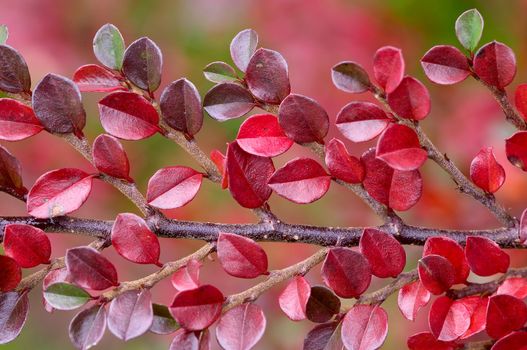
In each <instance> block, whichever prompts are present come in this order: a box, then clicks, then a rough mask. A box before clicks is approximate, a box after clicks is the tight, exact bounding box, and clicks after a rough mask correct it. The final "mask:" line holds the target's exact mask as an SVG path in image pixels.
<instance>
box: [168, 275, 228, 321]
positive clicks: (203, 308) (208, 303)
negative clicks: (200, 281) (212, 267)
mask: <svg viewBox="0 0 527 350" xmlns="http://www.w3.org/2000/svg"><path fill="white" fill-rule="evenodd" d="M223 301H224V297H223V294H222V293H221V292H220V291H219V290H218V289H217V288H216V287H214V286H211V285H208V284H205V285H203V286H200V287H198V288H196V289H190V290H185V291H182V292H179V293H178V294H177V295H176V297H175V298H174V301H172V305H171V306H170V313H171V314H172V316H174V318H175V319H176V321H177V322H178V323H179V324H180V325H181V327H183V328H185V329H187V330H189V331H199V330H202V329H205V328H207V327H208V326H210V325H211V324H213V323H214V322H216V320H217V319H218V318H219V317H220V315H221V308H222V305H223Z"/></svg>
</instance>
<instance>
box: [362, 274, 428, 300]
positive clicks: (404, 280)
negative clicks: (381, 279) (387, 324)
mask: <svg viewBox="0 0 527 350" xmlns="http://www.w3.org/2000/svg"><path fill="white" fill-rule="evenodd" d="M418 279H419V276H418V274H417V270H415V269H414V270H412V271H408V272H403V273H401V274H400V275H399V276H397V277H396V278H395V279H394V280H393V281H392V282H390V284H388V285H386V286H384V287H382V288H381V289H378V290H376V291H373V292H371V293H367V294H363V295H361V296H360V298H359V299H357V304H380V303H382V302H383V301H385V300H386V299H387V298H388V297H389V296H390V295H392V294H393V293H395V292H397V291H398V290H399V289H401V288H402V287H404V286H405V285H407V284H408V283H412V282H414V281H417V280H418Z"/></svg>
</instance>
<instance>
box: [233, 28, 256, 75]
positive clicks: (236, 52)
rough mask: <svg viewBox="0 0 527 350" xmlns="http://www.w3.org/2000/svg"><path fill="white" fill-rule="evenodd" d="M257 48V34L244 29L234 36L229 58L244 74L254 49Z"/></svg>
mask: <svg viewBox="0 0 527 350" xmlns="http://www.w3.org/2000/svg"><path fill="white" fill-rule="evenodd" d="M257 46H258V34H257V33H256V32H255V31H254V30H252V29H245V30H242V31H241V32H239V33H238V34H236V36H235V37H234V39H232V41H231V46H230V49H231V57H232V60H233V61H234V64H236V66H237V67H238V68H239V69H240V70H241V71H242V72H245V70H246V69H247V65H248V64H249V61H250V60H251V57H252V56H253V54H254V52H255V51H256V47H257Z"/></svg>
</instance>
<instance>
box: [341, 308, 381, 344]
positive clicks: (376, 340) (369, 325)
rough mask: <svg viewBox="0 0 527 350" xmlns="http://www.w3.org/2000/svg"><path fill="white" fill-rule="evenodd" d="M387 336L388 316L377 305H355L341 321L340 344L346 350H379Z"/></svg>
mask: <svg viewBox="0 0 527 350" xmlns="http://www.w3.org/2000/svg"><path fill="white" fill-rule="evenodd" d="M387 334H388V315H387V314H386V311H384V309H383V308H381V307H380V306H378V305H355V306H354V307H352V308H351V310H350V311H348V313H347V314H346V316H345V317H344V320H343V321H342V342H343V343H344V346H346V349H348V350H376V349H379V348H380V347H381V346H382V344H383V343H384V341H385V340H386V335H387Z"/></svg>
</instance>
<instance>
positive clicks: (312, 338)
mask: <svg viewBox="0 0 527 350" xmlns="http://www.w3.org/2000/svg"><path fill="white" fill-rule="evenodd" d="M339 330H340V328H339V323H338V322H328V323H323V324H319V325H316V326H315V327H314V328H313V329H312V330H310V331H309V333H307V335H306V338H305V339H304V346H303V348H302V349H303V350H329V349H331V350H334V349H335V348H331V347H330V348H328V346H331V345H333V344H332V343H331V342H332V340H334V338H335V337H336V335H337V334H336V333H338V339H335V340H337V341H338V342H340V344H339V345H340V348H337V349H339V350H342V347H343V346H344V345H343V344H342V340H341V339H340V331H339Z"/></svg>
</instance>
